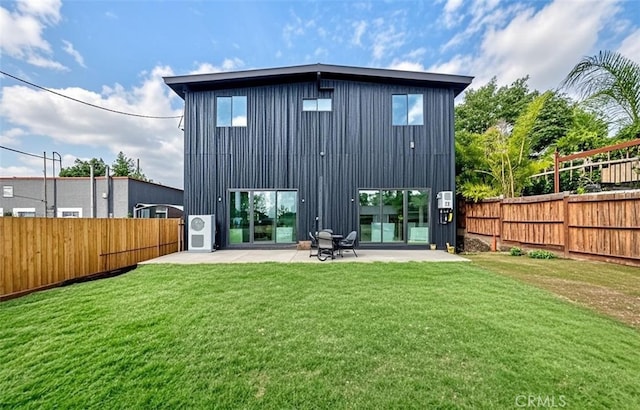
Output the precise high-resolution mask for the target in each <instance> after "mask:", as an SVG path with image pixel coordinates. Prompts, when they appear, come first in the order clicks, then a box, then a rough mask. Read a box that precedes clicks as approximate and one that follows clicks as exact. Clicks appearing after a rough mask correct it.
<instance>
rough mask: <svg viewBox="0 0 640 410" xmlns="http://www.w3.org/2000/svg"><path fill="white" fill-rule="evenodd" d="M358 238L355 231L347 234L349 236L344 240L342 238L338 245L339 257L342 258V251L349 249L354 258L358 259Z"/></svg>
mask: <svg viewBox="0 0 640 410" xmlns="http://www.w3.org/2000/svg"><path fill="white" fill-rule="evenodd" d="M357 238H358V232H356V231H351V232H349V235H347V237H346V238H344V239H343V240H341V241H340V243H339V244H338V245H339V248H338V249H339V250H340V256H342V251H343V250H345V249H347V250H348V249H351V250H352V251H353V254H354V255H356V258H357V257H358V254H357V253H356V239H357Z"/></svg>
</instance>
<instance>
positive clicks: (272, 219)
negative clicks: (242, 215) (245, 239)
mask: <svg viewBox="0 0 640 410" xmlns="http://www.w3.org/2000/svg"><path fill="white" fill-rule="evenodd" d="M275 224H276V193H275V191H254V192H253V241H254V242H274V239H275V238H274V232H275Z"/></svg>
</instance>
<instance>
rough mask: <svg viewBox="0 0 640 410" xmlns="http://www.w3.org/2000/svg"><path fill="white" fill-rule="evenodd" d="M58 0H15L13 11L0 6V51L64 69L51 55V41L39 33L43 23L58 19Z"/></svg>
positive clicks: (51, 23)
mask: <svg viewBox="0 0 640 410" xmlns="http://www.w3.org/2000/svg"><path fill="white" fill-rule="evenodd" d="M60 7H61V2H60V1H59V0H46V1H45V0H42V1H18V2H17V8H16V11H13V12H11V11H9V10H7V9H5V8H4V7H0V51H2V53H6V54H7V55H9V56H11V57H13V58H16V59H19V60H23V61H26V62H27V63H29V64H32V65H35V66H38V67H43V68H53V69H56V70H65V69H66V67H65V66H64V65H62V64H60V63H58V62H57V61H55V60H53V59H52V58H51V54H52V50H51V45H50V44H49V42H47V41H46V40H45V39H44V37H43V32H44V30H45V29H46V28H47V26H50V25H55V24H57V23H58V22H59V21H60V18H61V17H60Z"/></svg>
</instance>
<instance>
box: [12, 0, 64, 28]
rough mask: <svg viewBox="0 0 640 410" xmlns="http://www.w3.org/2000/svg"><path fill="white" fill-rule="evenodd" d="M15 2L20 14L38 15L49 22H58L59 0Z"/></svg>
mask: <svg viewBox="0 0 640 410" xmlns="http://www.w3.org/2000/svg"><path fill="white" fill-rule="evenodd" d="M16 3H17V6H18V10H19V11H20V12H21V13H22V14H28V15H30V16H35V17H38V18H40V19H41V20H43V21H45V22H47V23H49V24H58V22H60V7H62V1H61V0H37V1H35V0H18V1H17V2H16Z"/></svg>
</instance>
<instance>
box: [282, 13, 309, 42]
mask: <svg viewBox="0 0 640 410" xmlns="http://www.w3.org/2000/svg"><path fill="white" fill-rule="evenodd" d="M291 17H292V22H291V23H287V24H286V25H285V26H284V28H283V29H282V37H283V38H284V41H285V44H286V45H287V47H289V48H291V47H293V40H294V39H295V38H296V37H299V36H301V35H303V34H304V31H305V28H306V27H311V26H313V20H311V21H308V22H306V23H305V22H304V21H303V20H302V19H301V18H300V17H298V16H297V15H296V14H295V13H293V12H291Z"/></svg>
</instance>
